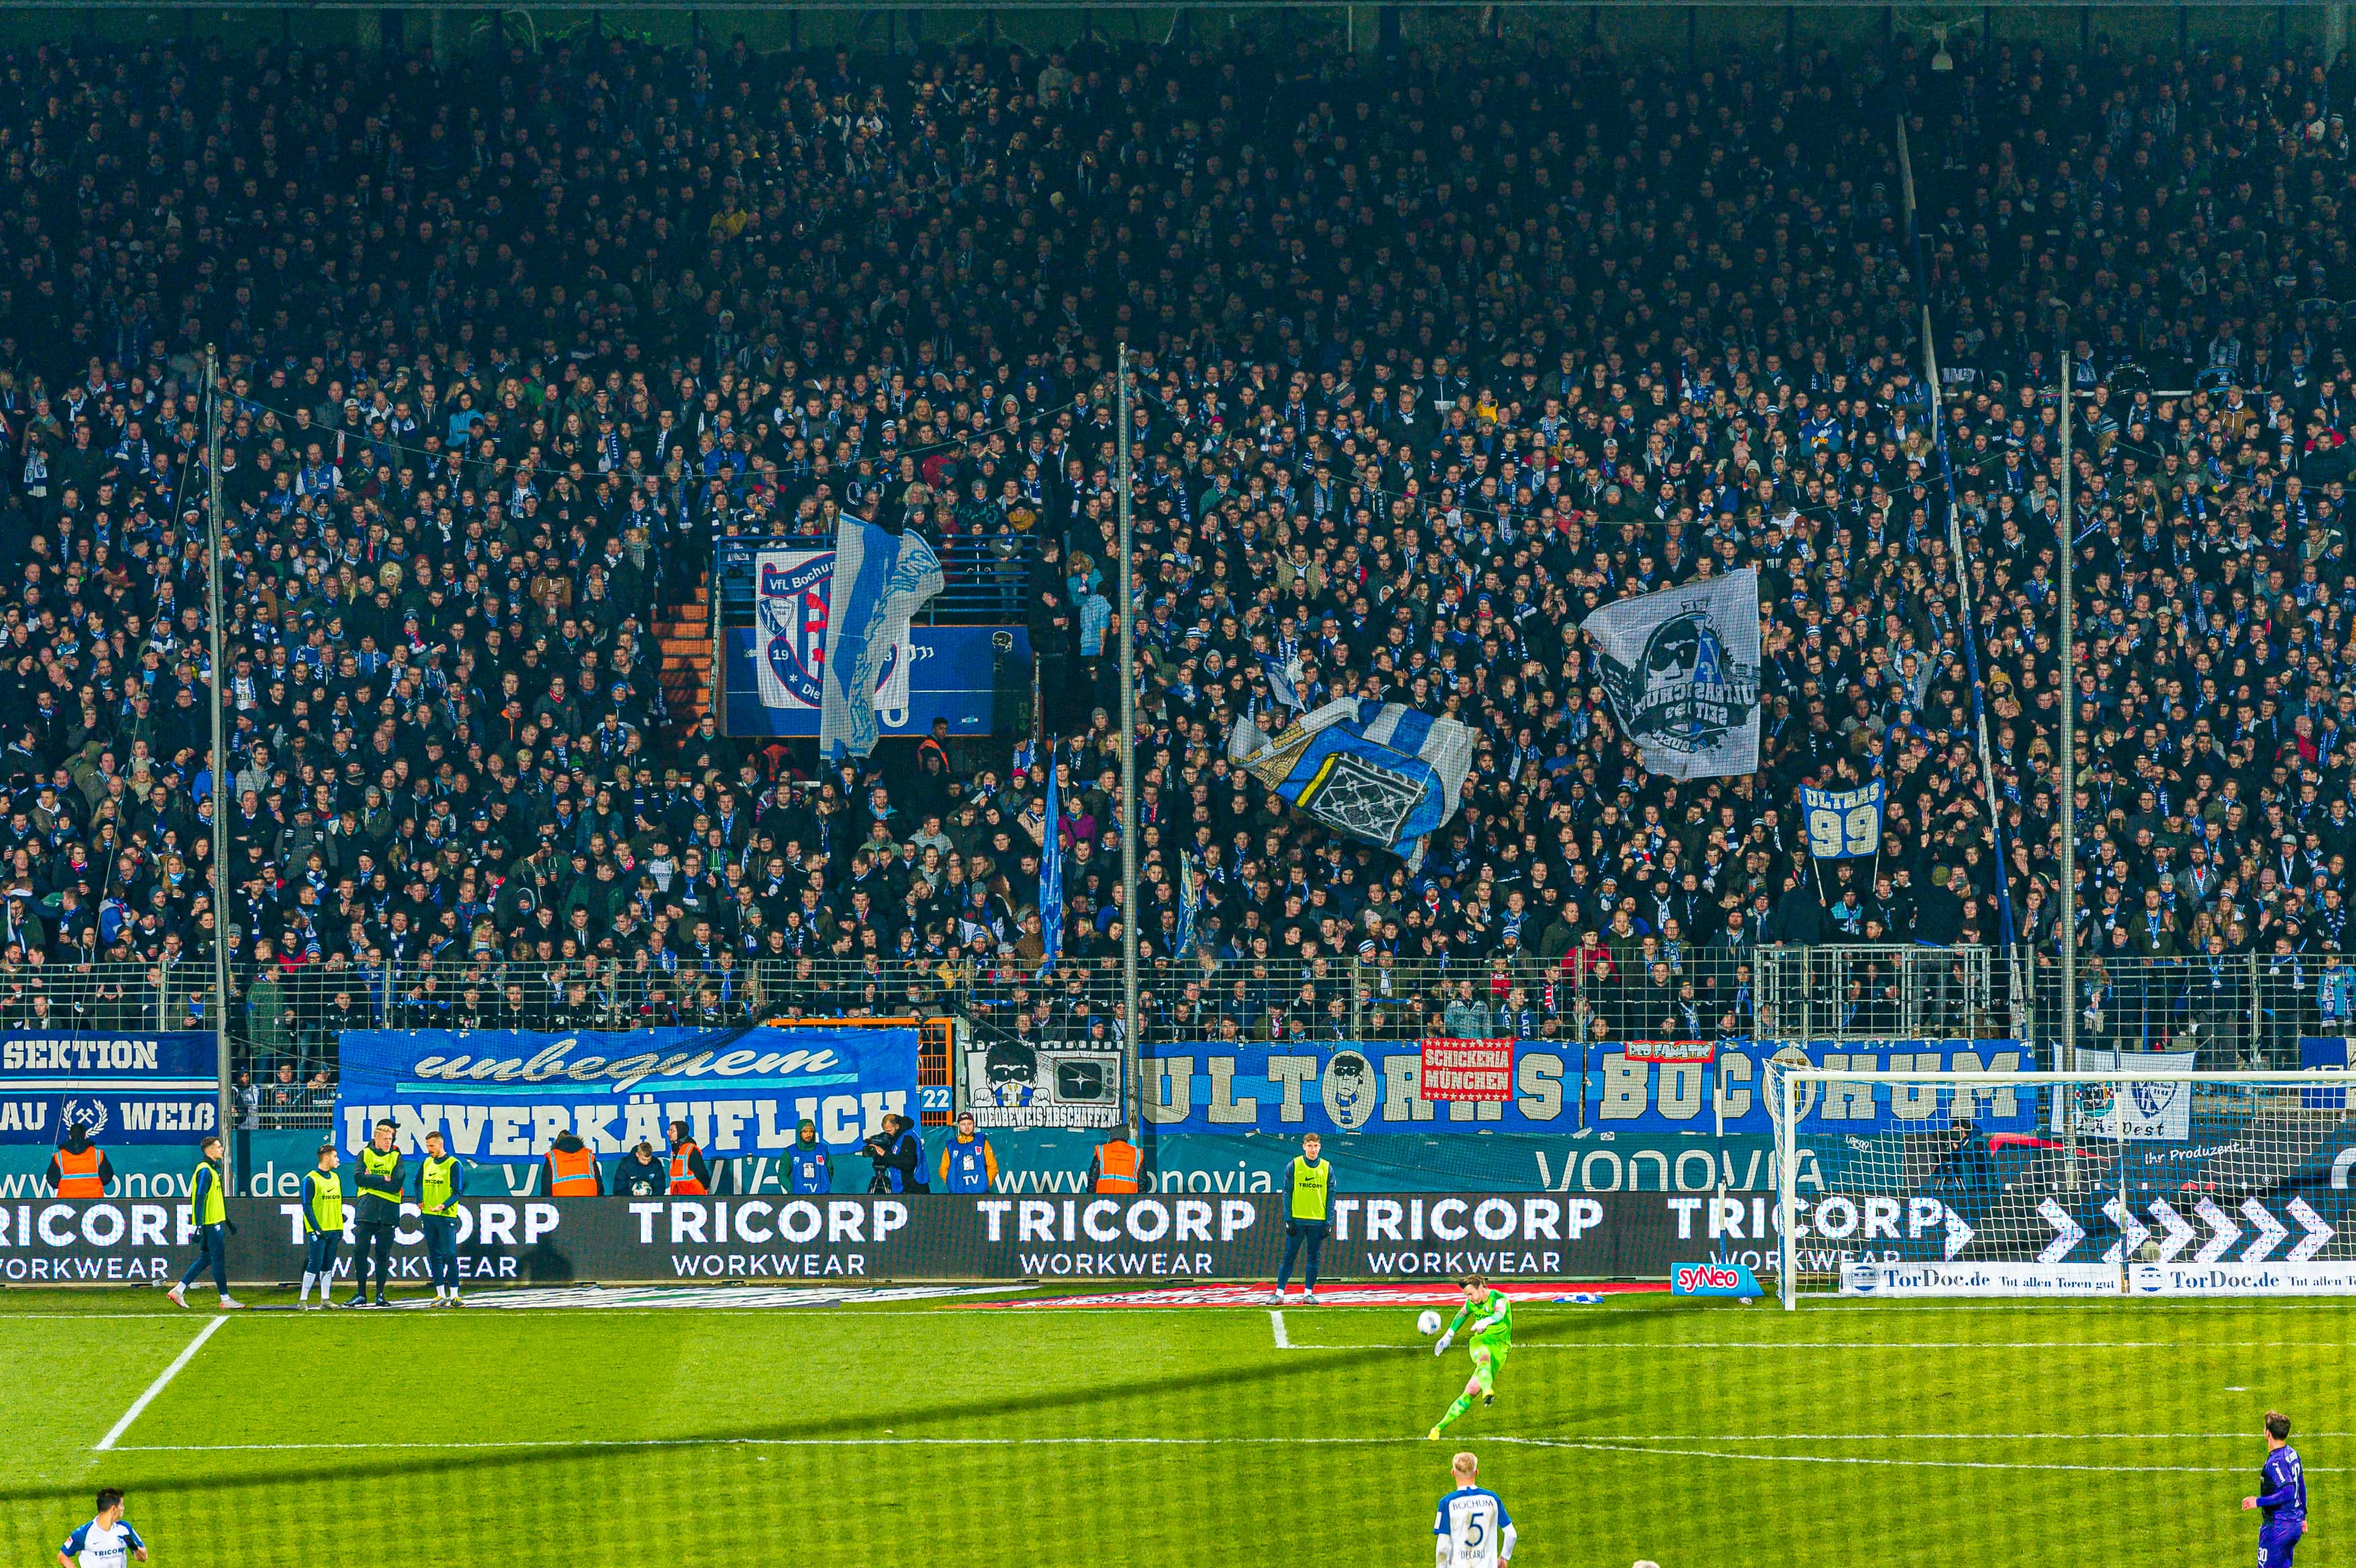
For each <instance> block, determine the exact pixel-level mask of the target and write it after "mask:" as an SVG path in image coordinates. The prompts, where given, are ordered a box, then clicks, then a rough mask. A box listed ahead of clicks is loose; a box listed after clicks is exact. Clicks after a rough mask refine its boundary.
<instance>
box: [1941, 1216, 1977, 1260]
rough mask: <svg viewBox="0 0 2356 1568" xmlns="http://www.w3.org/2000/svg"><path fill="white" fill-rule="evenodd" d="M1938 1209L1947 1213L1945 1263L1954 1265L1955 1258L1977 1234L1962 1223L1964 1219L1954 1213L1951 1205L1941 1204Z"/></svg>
mask: <svg viewBox="0 0 2356 1568" xmlns="http://www.w3.org/2000/svg"><path fill="white" fill-rule="evenodd" d="M1939 1207H1941V1208H1942V1209H1944V1210H1946V1211H1947V1257H1946V1261H1947V1262H1949V1263H1954V1261H1955V1259H1956V1258H1957V1256H1959V1255H1960V1254H1961V1253H1962V1252H1963V1250H1964V1249H1965V1247H1968V1246H1970V1245H1971V1244H1972V1237H1973V1236H1974V1235H1976V1234H1977V1232H1975V1231H1974V1230H1973V1229H1972V1228H1971V1227H1970V1226H1969V1225H1966V1224H1965V1223H1964V1217H1963V1216H1962V1215H1961V1214H1958V1213H1956V1212H1955V1210H1954V1205H1953V1204H1951V1203H1942V1204H1941V1205H1939Z"/></svg>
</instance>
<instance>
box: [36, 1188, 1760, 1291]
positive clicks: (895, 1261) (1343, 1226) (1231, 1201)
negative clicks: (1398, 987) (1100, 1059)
mask: <svg viewBox="0 0 2356 1568" xmlns="http://www.w3.org/2000/svg"><path fill="white" fill-rule="evenodd" d="M1699 1201H1700V1200H1697V1199H1694V1198H1690V1197H1683V1198H1681V1197H1678V1196H1677V1195H1675V1194H1663V1193H1640V1192H1612V1193H1592V1194H1590V1193H1515V1194H1500V1193H1494V1192H1463V1193H1438V1192H1403V1193H1392V1194H1383V1193H1346V1194H1342V1193H1337V1194H1335V1196H1334V1199H1333V1234H1332V1239H1331V1240H1329V1241H1328V1242H1327V1243H1326V1246H1325V1253H1324V1259H1323V1264H1324V1266H1323V1271H1322V1272H1323V1275H1325V1276H1326V1277H1328V1278H1334V1279H1398V1278H1408V1279H1452V1278H1462V1276H1463V1275H1466V1274H1469V1273H1472V1272H1474V1271H1480V1272H1483V1273H1486V1274H1488V1275H1492V1276H1494V1277H1497V1278H1509V1277H1519V1278H1528V1279H1611V1278H1665V1277H1666V1276H1667V1275H1668V1272H1669V1270H1670V1269H1671V1268H1672V1267H1673V1266H1675V1264H1676V1263H1678V1262H1680V1261H1687V1262H1690V1261H1691V1259H1690V1258H1689V1257H1687V1253H1692V1252H1693V1249H1694V1246H1695V1242H1694V1241H1693V1240H1692V1237H1693V1236H1694V1235H1695V1233H1696V1232H1694V1221H1693V1207H1694V1205H1695V1204H1697V1202H1699ZM1761 1201H1762V1202H1763V1201H1764V1200H1763V1199H1762V1200H1761ZM1680 1205H1682V1206H1683V1207H1682V1208H1681V1207H1680ZM403 1213H404V1215H405V1216H406V1219H405V1221H404V1223H403V1224H402V1227H401V1229H400V1230H399V1231H397V1232H395V1234H394V1242H395V1252H394V1264H395V1274H396V1277H397V1278H400V1279H404V1280H412V1281H415V1282H417V1283H419V1284H423V1283H425V1281H426V1280H427V1277H428V1276H427V1275H426V1272H425V1253H424V1237H423V1232H422V1231H421V1230H420V1229H419V1227H418V1225H417V1223H416V1218H415V1217H416V1213H417V1210H416V1206H415V1205H414V1204H412V1205H410V1206H409V1207H408V1208H407V1209H406V1210H404V1211H403ZM229 1216H230V1220H231V1221H234V1222H235V1223H236V1225H237V1227H238V1229H237V1233H236V1235H234V1236H232V1237H231V1238H230V1247H229V1263H230V1277H231V1279H232V1280H234V1281H236V1282H237V1283H239V1284H241V1285H273V1284H281V1283H287V1282H292V1281H294V1280H297V1279H300V1278H301V1277H302V1274H303V1218H302V1211H301V1209H300V1207H299V1205H298V1204H297V1203H296V1202H295V1200H292V1199H277V1198H233V1199H231V1200H230V1204H229ZM1681 1231H1682V1232H1683V1234H1682V1235H1681V1233H1680V1232H1681ZM1283 1243H1284V1199H1283V1196H1282V1195H1281V1194H1280V1193H1266V1192H1263V1193H1218V1194H1202V1195H1195V1194H1177V1193H1170V1194H1159V1193H1141V1194H1138V1195H1134V1196H1123V1197H1118V1198H1115V1197H1098V1196H1084V1195H1064V1196H1055V1197H1038V1198H1025V1197H1019V1196H1013V1195H1008V1196H1004V1197H996V1196H991V1197H951V1196H948V1195H929V1196H921V1197H883V1196H866V1195H861V1196H842V1197H825V1198H786V1197H772V1198H657V1199H644V1200H641V1199H632V1198H562V1199H540V1200H530V1199H515V1200H498V1199H483V1198H469V1199H466V1200H463V1201H462V1203H461V1205H460V1210H459V1229H458V1255H459V1264H460V1274H461V1277H462V1278H463V1279H464V1280H466V1281H467V1282H469V1283H471V1284H475V1285H498V1284H513V1285H562V1284H566V1283H573V1282H580V1283H585V1282H590V1281H610V1282H614V1283H623V1282H637V1283H646V1282H648V1281H666V1282H669V1283H673V1284H680V1283H688V1282H695V1281H701V1282H708V1283H715V1284H726V1283H743V1282H747V1281H759V1282H763V1283H769V1284H775V1283H780V1282H782V1283H793V1282H797V1281H810V1282H816V1283H820V1284H842V1283H845V1282H859V1281H880V1280H921V1279H968V1280H992V1279H997V1280H1023V1279H1043V1280H1044V1279H1092V1280H1093V1279H1101V1280H1107V1281H1120V1282H1127V1283H1131V1284H1151V1283H1153V1282H1155V1281H1168V1282H1185V1281H1191V1280H1200V1279H1256V1278H1267V1277H1269V1276H1270V1275H1272V1274H1273V1273H1274V1272H1275V1269H1276V1264H1277V1261H1278V1258H1279V1255H1280V1253H1281V1251H1282V1248H1283ZM195 1245H196V1236H195V1233H194V1230H193V1227H192V1226H191V1225H190V1224H189V1222H188V1216H187V1205H186V1204H185V1203H173V1202H170V1201H168V1200H157V1201H145V1200H142V1201H130V1202H118V1201H112V1200H86V1201H80V1202H64V1201H59V1200H51V1201H48V1202H31V1203H14V1204H5V1205H0V1284H6V1285H61V1284H87V1285H107V1284H134V1285H135V1284H146V1283H168V1282H169V1281H171V1280H173V1279H175V1278H177V1277H178V1274H179V1270H180V1269H181V1268H183V1267H185V1266H186V1265H187V1262H188V1260H189V1259H190V1258H191V1257H192V1256H193V1255H194V1249H195ZM1680 1248H1683V1249H1684V1251H1683V1252H1680V1250H1679V1249H1680ZM348 1264H349V1259H348V1258H347V1259H346V1261H345V1264H343V1265H341V1266H342V1267H343V1268H344V1270H345V1272H346V1273H347V1275H348Z"/></svg>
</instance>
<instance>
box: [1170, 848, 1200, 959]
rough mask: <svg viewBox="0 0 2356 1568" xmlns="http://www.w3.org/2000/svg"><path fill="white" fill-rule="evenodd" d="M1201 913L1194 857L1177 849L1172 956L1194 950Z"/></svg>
mask: <svg viewBox="0 0 2356 1568" xmlns="http://www.w3.org/2000/svg"><path fill="white" fill-rule="evenodd" d="M1202 915H1203V894H1202V891H1201V890H1200V889H1199V888H1197V887H1195V886H1194V856H1192V855H1189V854H1188V853H1186V851H1185V850H1183V849H1181V850H1179V851H1178V935H1177V941H1176V943H1175V951H1174V953H1173V956H1174V957H1179V958H1183V957H1185V956H1186V955H1188V954H1191V953H1192V952H1194V929H1195V925H1196V923H1198V922H1199V921H1200V920H1201V919H1202Z"/></svg>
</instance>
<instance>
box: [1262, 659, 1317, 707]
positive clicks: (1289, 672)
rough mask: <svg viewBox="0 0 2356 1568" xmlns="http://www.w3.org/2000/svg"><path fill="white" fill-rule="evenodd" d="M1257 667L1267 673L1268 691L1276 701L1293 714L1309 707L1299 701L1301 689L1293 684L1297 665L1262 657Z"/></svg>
mask: <svg viewBox="0 0 2356 1568" xmlns="http://www.w3.org/2000/svg"><path fill="white" fill-rule="evenodd" d="M1259 667H1260V668H1262V669H1264V670H1266V671H1267V672H1268V689H1269V691H1270V692H1271V693H1273V694H1274V695H1275V697H1276V699H1277V701H1279V702H1280V703H1282V704H1283V705H1284V706H1285V707H1286V708H1287V709H1290V710H1291V711H1292V712H1295V713H1298V712H1300V711H1301V709H1304V708H1306V707H1308V706H1309V705H1308V704H1307V703H1305V702H1303V701H1301V688H1299V687H1297V686H1295V685H1294V684H1293V678H1292V677H1293V676H1294V675H1295V673H1297V671H1298V669H1299V666H1298V665H1289V664H1285V663H1282V662H1280V661H1279V660H1276V659H1272V658H1268V657H1266V656H1263V657H1262V658H1261V659H1260V661H1259Z"/></svg>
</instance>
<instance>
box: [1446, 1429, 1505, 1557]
mask: <svg viewBox="0 0 2356 1568" xmlns="http://www.w3.org/2000/svg"><path fill="white" fill-rule="evenodd" d="M1449 1468H1450V1469H1451V1471H1453V1472H1454V1474H1455V1476H1456V1489H1455V1490H1454V1491H1452V1492H1451V1493H1449V1494H1448V1495H1447V1496H1446V1497H1444V1498H1442V1499H1440V1511H1439V1513H1438V1515H1437V1516H1436V1517H1434V1519H1433V1520H1432V1521H1431V1533H1432V1536H1433V1538H1434V1541H1435V1543H1436V1546H1437V1550H1438V1561H1439V1568H1505V1563H1508V1562H1509V1561H1511V1560H1512V1558H1513V1555H1514V1520H1513V1517H1512V1516H1511V1515H1509V1514H1508V1513H1506V1512H1505V1504H1504V1503H1503V1502H1500V1501H1499V1500H1498V1499H1497V1494H1496V1493H1494V1492H1493V1491H1490V1490H1489V1489H1488V1488H1484V1487H1479V1486H1475V1485H1474V1484H1473V1477H1475V1476H1477V1475H1479V1474H1480V1471H1481V1461H1480V1460H1478V1459H1475V1458H1474V1457H1473V1456H1472V1455H1470V1454H1459V1455H1458V1456H1456V1458H1455V1460H1454V1461H1453V1462H1452V1463H1451V1465H1450V1466H1449Z"/></svg>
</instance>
